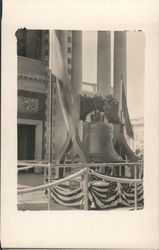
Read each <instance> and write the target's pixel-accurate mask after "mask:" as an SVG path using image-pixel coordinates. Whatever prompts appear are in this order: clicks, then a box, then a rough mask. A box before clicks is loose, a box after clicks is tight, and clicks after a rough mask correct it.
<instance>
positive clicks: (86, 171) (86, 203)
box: [84, 167, 88, 210]
mask: <svg viewBox="0 0 159 250" xmlns="http://www.w3.org/2000/svg"><path fill="white" fill-rule="evenodd" d="M84 210H88V167H87V168H86V170H85V173H84Z"/></svg>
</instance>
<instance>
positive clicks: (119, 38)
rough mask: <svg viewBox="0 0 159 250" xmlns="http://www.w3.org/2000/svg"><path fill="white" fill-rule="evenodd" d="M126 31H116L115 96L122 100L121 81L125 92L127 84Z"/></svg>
mask: <svg viewBox="0 0 159 250" xmlns="http://www.w3.org/2000/svg"><path fill="white" fill-rule="evenodd" d="M126 50H127V48H126V31H115V32H114V97H115V98H116V99H117V100H118V101H120V85H121V84H120V83H121V77H122V79H123V83H124V87H125V93H126V89H127V88H126V85H127V66H126V64H127V59H126V56H127V52H126Z"/></svg>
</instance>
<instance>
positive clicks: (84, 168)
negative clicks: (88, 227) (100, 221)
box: [17, 161, 143, 210]
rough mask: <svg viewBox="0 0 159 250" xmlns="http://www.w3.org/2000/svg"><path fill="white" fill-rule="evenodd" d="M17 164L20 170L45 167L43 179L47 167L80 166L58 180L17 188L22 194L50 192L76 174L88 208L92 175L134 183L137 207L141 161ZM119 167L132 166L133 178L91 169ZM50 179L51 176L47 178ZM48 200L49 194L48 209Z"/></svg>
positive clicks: (114, 180)
mask: <svg viewBox="0 0 159 250" xmlns="http://www.w3.org/2000/svg"><path fill="white" fill-rule="evenodd" d="M18 166H22V167H18V168H17V171H21V170H28V169H31V168H34V167H42V168H44V169H45V171H44V181H45V179H46V170H47V169H48V170H49V169H55V168H57V167H59V168H63V169H65V168H73V169H76V168H78V169H79V168H81V170H79V171H78V172H76V173H74V174H71V175H69V176H67V177H64V178H61V179H59V180H54V181H52V182H50V183H46V184H43V185H40V186H36V187H31V188H24V189H21V190H18V194H24V193H29V192H35V191H38V190H42V189H49V194H50V193H51V192H50V190H51V188H52V187H54V186H57V185H59V184H62V183H65V182H66V181H71V180H73V179H74V178H76V177H78V176H82V177H83V190H84V191H83V193H84V209H85V210H88V184H89V176H90V175H93V176H96V177H98V178H99V179H102V180H105V181H109V182H116V183H117V184H121V183H128V184H134V185H135V186H134V208H135V210H136V209H137V184H140V183H142V182H143V180H142V179H141V178H140V179H139V178H137V168H140V169H141V171H142V169H143V166H142V162H133V163H128V162H125V163H87V164H52V163H48V162H32V161H31V162H28V161H27V162H25V161H19V162H18ZM116 166H117V167H119V168H120V167H121V166H129V167H133V168H134V178H133V179H130V178H129V179H128V178H121V177H113V176H107V175H103V174H100V173H97V172H95V171H94V170H92V168H97V167H102V168H106V167H109V168H112V169H113V168H114V167H116ZM48 173H51V171H48ZM49 179H51V177H50V178H49ZM50 202H51V195H49V197H48V210H50Z"/></svg>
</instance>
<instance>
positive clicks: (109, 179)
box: [90, 170, 142, 183]
mask: <svg viewBox="0 0 159 250" xmlns="http://www.w3.org/2000/svg"><path fill="white" fill-rule="evenodd" d="M90 174H91V175H94V176H96V177H99V178H100V179H103V180H107V181H112V182H120V183H142V180H141V179H124V178H118V177H111V176H106V175H102V174H98V173H96V172H95V171H93V170H90Z"/></svg>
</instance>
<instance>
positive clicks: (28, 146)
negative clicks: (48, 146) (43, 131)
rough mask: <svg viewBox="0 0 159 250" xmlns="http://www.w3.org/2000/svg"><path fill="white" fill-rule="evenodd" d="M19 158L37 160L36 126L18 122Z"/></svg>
mask: <svg viewBox="0 0 159 250" xmlns="http://www.w3.org/2000/svg"><path fill="white" fill-rule="evenodd" d="M18 160H35V126H33V125H22V124H18Z"/></svg>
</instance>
